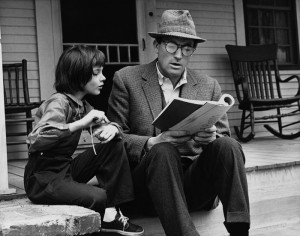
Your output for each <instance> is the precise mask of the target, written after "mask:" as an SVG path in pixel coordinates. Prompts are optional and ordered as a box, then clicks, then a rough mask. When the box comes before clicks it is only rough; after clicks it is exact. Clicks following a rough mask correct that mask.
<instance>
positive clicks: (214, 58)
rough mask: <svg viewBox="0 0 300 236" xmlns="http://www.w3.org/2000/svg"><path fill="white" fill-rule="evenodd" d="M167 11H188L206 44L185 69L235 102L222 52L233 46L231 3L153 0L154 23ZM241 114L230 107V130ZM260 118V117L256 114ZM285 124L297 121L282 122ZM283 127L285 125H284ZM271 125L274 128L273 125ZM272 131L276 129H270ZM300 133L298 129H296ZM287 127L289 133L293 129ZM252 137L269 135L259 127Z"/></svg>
mask: <svg viewBox="0 0 300 236" xmlns="http://www.w3.org/2000/svg"><path fill="white" fill-rule="evenodd" d="M167 9H188V10H189V11H190V12H191V14H192V17H193V20H194V22H195V26H196V30H197V34H198V35H199V36H201V37H203V38H205V39H207V41H206V42H205V43H201V44H199V45H198V47H197V50H196V52H195V53H194V55H193V56H192V58H191V62H190V64H189V67H190V68H192V69H195V70H198V71H201V72H202V73H204V74H207V75H209V76H211V77H213V78H215V79H217V80H218V82H219V83H220V85H221V87H222V90H223V92H224V93H229V94H231V95H232V96H233V97H235V98H236V93H235V88H234V83H233V78H232V72H231V67H230V63H229V59H228V55H227V52H226V49H225V45H227V44H233V45H235V44H236V41H237V38H236V25H235V24H236V22H235V12H234V10H235V8H234V1H232V0H157V1H156V12H155V16H156V22H157V23H158V22H159V21H160V16H161V14H162V12H163V11H164V10H167ZM290 74H300V71H285V72H282V73H281V75H282V78H286V77H287V76H288V75H290ZM296 87H297V83H296V82H294V83H290V84H289V85H285V86H282V88H283V91H282V94H283V96H288V95H291V94H295V93H296ZM269 113H270V114H273V113H272V111H270V112H261V114H263V115H267V114H269ZM241 115H242V113H241V110H239V109H238V104H236V105H234V107H232V108H231V109H230V110H229V112H228V117H229V123H230V125H231V127H232V134H233V136H235V135H234V130H233V126H234V125H237V126H239V124H240V118H241ZM259 115H260V114H259ZM286 119H287V120H289V121H291V120H293V119H294V120H295V119H300V117H297V118H295V117H294V118H286ZM284 123H286V122H284ZM274 125H276V124H275V123H274ZM274 127H276V126H274ZM298 127H299V129H300V126H298ZM293 128H294V127H291V128H290V129H293ZM255 131H256V136H268V135H270V133H269V132H267V131H266V129H265V128H264V127H263V124H259V125H257V126H256V127H255Z"/></svg>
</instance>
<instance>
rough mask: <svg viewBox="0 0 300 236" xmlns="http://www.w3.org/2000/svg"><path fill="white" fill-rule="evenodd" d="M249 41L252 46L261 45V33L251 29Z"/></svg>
mask: <svg viewBox="0 0 300 236" xmlns="http://www.w3.org/2000/svg"><path fill="white" fill-rule="evenodd" d="M249 41H250V44H259V42H260V41H259V33H258V29H250V30H249Z"/></svg>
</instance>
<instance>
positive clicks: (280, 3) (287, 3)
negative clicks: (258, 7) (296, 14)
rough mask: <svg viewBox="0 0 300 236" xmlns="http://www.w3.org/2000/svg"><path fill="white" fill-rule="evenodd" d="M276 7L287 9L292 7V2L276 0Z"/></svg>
mask: <svg viewBox="0 0 300 236" xmlns="http://www.w3.org/2000/svg"><path fill="white" fill-rule="evenodd" d="M275 5H276V6H278V7H287V6H290V1H286V0H275Z"/></svg>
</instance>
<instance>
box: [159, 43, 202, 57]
mask: <svg viewBox="0 0 300 236" xmlns="http://www.w3.org/2000/svg"><path fill="white" fill-rule="evenodd" d="M162 43H163V44H164V45H165V47H166V50H167V52H168V53H172V54H173V53H176V52H177V50H178V48H180V49H181V53H182V55H184V56H186V57H190V56H192V55H193V53H194V51H195V50H196V49H195V48H193V47H191V46H188V45H178V44H176V43H173V42H162Z"/></svg>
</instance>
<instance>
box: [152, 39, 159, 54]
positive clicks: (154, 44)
mask: <svg viewBox="0 0 300 236" xmlns="http://www.w3.org/2000/svg"><path fill="white" fill-rule="evenodd" d="M158 46H159V43H158V42H157V40H156V39H154V41H153V47H154V50H155V53H156V54H158Z"/></svg>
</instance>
